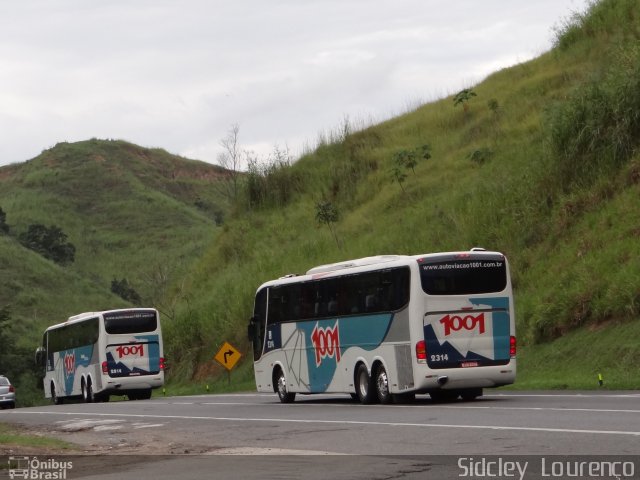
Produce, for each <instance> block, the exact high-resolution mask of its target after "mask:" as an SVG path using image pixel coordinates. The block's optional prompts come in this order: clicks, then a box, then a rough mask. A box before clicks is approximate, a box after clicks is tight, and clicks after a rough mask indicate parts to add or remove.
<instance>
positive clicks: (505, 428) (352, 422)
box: [16, 411, 640, 436]
mask: <svg viewBox="0 0 640 480" xmlns="http://www.w3.org/2000/svg"><path fill="white" fill-rule="evenodd" d="M16 413H18V412H16ZM25 413H26V412H25ZM28 415H91V416H98V417H124V418H161V419H164V420H167V419H173V420H209V421H218V422H261V423H267V422H268V423H301V424H317V425H367V426H383V427H419V428H425V427H427V428H428V427H430V428H453V429H470V430H502V431H528V432H547V433H577V434H594V435H626V436H640V432H635V431H624V430H586V429H585V430H583V429H574V428H544V427H509V426H500V425H454V424H443V423H410V422H371V421H369V422H365V421H356V420H301V419H291V418H246V417H207V416H191V415H150V414H132V413H82V412H39V411H29V412H28Z"/></svg>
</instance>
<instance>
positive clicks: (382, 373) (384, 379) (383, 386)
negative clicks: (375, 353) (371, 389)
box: [375, 365, 393, 405]
mask: <svg viewBox="0 0 640 480" xmlns="http://www.w3.org/2000/svg"><path fill="white" fill-rule="evenodd" d="M375 385H376V396H377V397H378V401H379V402H380V403H381V404H383V405H388V404H389V403H391V400H392V399H393V397H392V396H391V392H389V377H388V376H387V371H386V370H385V368H384V366H383V365H380V366H379V367H378V368H377V369H376V376H375Z"/></svg>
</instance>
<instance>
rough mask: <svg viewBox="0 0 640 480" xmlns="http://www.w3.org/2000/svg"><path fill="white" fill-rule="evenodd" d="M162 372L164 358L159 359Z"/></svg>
mask: <svg viewBox="0 0 640 480" xmlns="http://www.w3.org/2000/svg"><path fill="white" fill-rule="evenodd" d="M163 370H164V357H160V371H163Z"/></svg>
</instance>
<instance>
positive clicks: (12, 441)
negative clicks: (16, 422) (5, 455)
mask: <svg viewBox="0 0 640 480" xmlns="http://www.w3.org/2000/svg"><path fill="white" fill-rule="evenodd" d="M0 445H3V446H5V447H18V448H20V447H29V448H38V449H53V450H61V451H64V452H65V453H73V451H74V450H76V449H77V447H76V446H75V445H73V444H72V443H69V442H65V441H62V440H58V439H55V438H50V437H43V436H39V435H34V434H32V433H28V432H26V431H24V430H22V429H20V428H18V427H15V426H13V425H7V424H5V423H0Z"/></svg>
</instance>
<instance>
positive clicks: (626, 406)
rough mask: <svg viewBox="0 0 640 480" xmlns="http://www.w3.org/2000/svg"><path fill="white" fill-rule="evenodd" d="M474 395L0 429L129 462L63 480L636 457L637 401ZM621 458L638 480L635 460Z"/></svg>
mask: <svg viewBox="0 0 640 480" xmlns="http://www.w3.org/2000/svg"><path fill="white" fill-rule="evenodd" d="M485 393H486V395H485V396H484V397H482V398H479V399H478V400H476V401H474V402H456V403H450V404H438V403H434V402H432V401H431V400H430V399H429V397H428V396H424V397H418V399H417V400H416V402H415V403H412V404H405V405H385V406H382V405H360V404H358V403H355V402H353V401H352V400H351V399H350V398H349V397H345V396H333V395H331V396H329V395H323V396H298V398H297V399H296V402H295V403H293V404H289V405H283V404H280V403H279V402H278V399H277V397H276V396H275V395H265V394H251V393H250V394H229V395H203V396H190V397H168V398H153V399H151V400H147V401H134V402H129V401H123V402H110V403H102V404H82V403H78V404H68V405H60V406H48V407H34V408H23V409H15V410H12V411H9V410H4V411H1V412H0V422H7V423H18V424H21V425H24V426H26V427H27V428H29V429H32V430H34V431H38V432H44V433H46V434H47V435H49V436H55V437H58V438H61V439H64V440H67V441H71V442H75V443H79V444H80V445H83V449H84V450H85V451H86V453H89V454H103V453H116V454H120V455H123V454H124V455H133V456H132V457H113V456H107V457H104V456H101V457H100V458H96V456H94V455H88V456H87V459H91V460H77V462H76V463H82V462H85V463H86V462H89V464H90V465H93V467H91V466H87V467H86V468H84V469H83V468H76V470H75V471H73V472H72V473H74V474H78V475H80V476H74V475H71V474H70V475H68V476H67V478H83V476H84V475H86V474H89V473H92V474H95V473H98V470H99V469H100V468H102V467H105V466H106V467H108V468H104V470H105V473H104V474H102V475H96V476H92V477H91V478H94V479H102V478H104V479H107V478H119V479H121V478H129V477H130V476H132V474H133V473H135V475H136V478H139V479H143V478H153V479H154V480H160V479H164V478H227V477H228V476H234V478H262V479H264V478H323V479H324V478H367V479H376V478H380V479H383V478H384V479H387V478H425V477H426V476H427V472H430V473H429V476H430V475H436V474H437V475H438V477H439V478H458V476H459V475H460V474H461V473H468V472H471V470H467V469H465V468H463V465H471V466H474V465H476V464H475V463H472V462H479V461H482V460H483V459H490V458H494V459H495V458H503V457H504V458H507V459H508V458H511V459H512V460H514V459H515V458H516V456H524V455H537V456H541V457H528V458H529V459H531V466H530V467H529V472H532V471H533V469H534V464H535V465H536V466H537V468H538V470H539V469H540V468H541V467H540V458H542V457H545V456H549V458H552V457H551V456H554V455H556V456H557V455H581V456H584V458H586V459H601V458H604V457H603V456H604V455H616V456H620V455H640V393H636V392H580V393H577V392H576V393H566V392H562V393H558V392H497V391H493V392H492V391H486V392H485ZM16 453H20V452H16ZM345 454H346V455H349V456H348V457H343V456H342V455H345ZM151 455H153V456H151ZM338 455H340V456H338ZM114 458H115V460H114ZM553 458H558V457H553ZM567 458H569V457H567ZM571 458H574V457H571ZM576 458H577V457H576ZM611 458H612V457H611ZM471 459H473V460H471ZM627 459H631V461H635V470H637V472H634V473H635V475H636V477H634V478H638V477H640V456H638V457H637V458H636V457H627ZM514 461H515V460H514ZM91 462H94V463H93V464H91ZM461 462H462V463H461ZM478 465H480V464H478ZM496 465H497V464H496ZM474 468H475V467H474ZM500 468H502V467H500ZM505 468H506V467H505ZM559 468H564V466H563V465H560V466H559ZM461 469H462V470H461ZM329 472H331V475H329ZM123 473H127V475H124V476H123ZM475 473H477V471H476V472H475ZM485 473H488V472H485ZM499 473H503V474H504V473H509V472H508V471H507V470H505V471H502V472H499ZM547 473H548V472H547ZM565 473H566V472H565ZM507 477H509V475H506V476H504V478H507ZM475 478H478V476H477V475H476V477H475ZM514 478H518V476H517V475H516V476H515V477H514ZM525 478H539V477H526V476H525Z"/></svg>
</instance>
